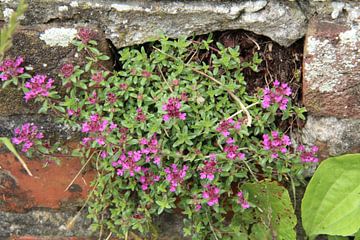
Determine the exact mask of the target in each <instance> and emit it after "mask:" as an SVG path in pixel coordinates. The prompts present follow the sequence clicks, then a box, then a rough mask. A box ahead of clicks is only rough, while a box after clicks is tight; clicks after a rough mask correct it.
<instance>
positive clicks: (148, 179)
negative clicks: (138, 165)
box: [139, 167, 160, 191]
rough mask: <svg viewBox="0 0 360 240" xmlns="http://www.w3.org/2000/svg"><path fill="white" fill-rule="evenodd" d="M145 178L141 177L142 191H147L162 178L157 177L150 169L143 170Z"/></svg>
mask: <svg viewBox="0 0 360 240" xmlns="http://www.w3.org/2000/svg"><path fill="white" fill-rule="evenodd" d="M142 172H143V173H144V175H143V176H140V180H139V181H140V183H141V189H142V190H144V191H145V190H147V189H148V188H149V186H151V185H154V183H155V182H158V181H159V180H160V176H158V175H155V174H154V173H153V172H150V171H149V169H148V168H144V167H143V168H142Z"/></svg>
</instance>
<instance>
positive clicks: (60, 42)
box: [40, 27, 77, 47]
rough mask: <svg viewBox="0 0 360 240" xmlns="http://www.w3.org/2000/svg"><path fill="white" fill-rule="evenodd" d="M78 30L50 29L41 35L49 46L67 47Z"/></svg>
mask: <svg viewBox="0 0 360 240" xmlns="http://www.w3.org/2000/svg"><path fill="white" fill-rule="evenodd" d="M76 34H77V30H76V29H75V28H64V27H61V28H49V29H46V30H45V32H44V33H42V34H41V35H40V39H41V40H43V41H44V42H45V43H46V44H47V45H49V46H52V47H53V46H61V47H67V46H69V44H70V42H71V41H72V40H73V39H74V38H75V36H76Z"/></svg>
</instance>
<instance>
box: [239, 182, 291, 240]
mask: <svg viewBox="0 0 360 240" xmlns="http://www.w3.org/2000/svg"><path fill="white" fill-rule="evenodd" d="M243 189H244V190H245V191H247V192H248V193H249V199H248V200H249V202H250V203H253V204H255V205H256V206H257V207H258V208H260V209H261V210H258V211H257V215H259V216H260V219H259V223H258V224H262V225H264V226H263V227H261V228H260V226H257V228H258V229H262V230H261V231H262V234H263V233H265V232H268V235H269V236H267V237H268V238H262V239H273V238H272V236H277V237H276V239H278V240H281V239H284V240H292V239H294V240H295V239H296V233H295V230H294V228H295V225H296V216H295V214H294V209H293V206H292V204H291V201H290V197H289V193H288V191H287V190H286V189H285V188H284V187H281V186H279V185H278V184H277V183H276V182H259V183H247V184H244V185H243ZM267 228H268V229H269V231H265V230H266V229H267ZM270 233H271V234H270Z"/></svg>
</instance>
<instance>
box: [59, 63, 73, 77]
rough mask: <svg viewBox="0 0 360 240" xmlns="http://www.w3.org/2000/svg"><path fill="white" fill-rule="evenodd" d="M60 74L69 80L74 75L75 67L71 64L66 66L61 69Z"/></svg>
mask: <svg viewBox="0 0 360 240" xmlns="http://www.w3.org/2000/svg"><path fill="white" fill-rule="evenodd" d="M60 73H61V74H62V75H63V76H64V77H65V78H68V77H70V76H71V75H72V74H73V73H74V65H72V64H71V63H66V64H64V65H63V66H62V67H61V69H60Z"/></svg>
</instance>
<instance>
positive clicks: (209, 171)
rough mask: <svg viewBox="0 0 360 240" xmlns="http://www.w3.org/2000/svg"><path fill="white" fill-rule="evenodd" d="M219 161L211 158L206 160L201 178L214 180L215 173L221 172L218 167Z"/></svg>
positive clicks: (201, 170)
mask: <svg viewBox="0 0 360 240" xmlns="http://www.w3.org/2000/svg"><path fill="white" fill-rule="evenodd" d="M216 165H217V162H216V160H214V159H210V160H209V161H207V160H205V161H204V166H203V167H200V168H199V170H200V179H208V180H210V181H212V180H214V177H215V173H216V172H219V169H218V168H217V166H216Z"/></svg>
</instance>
